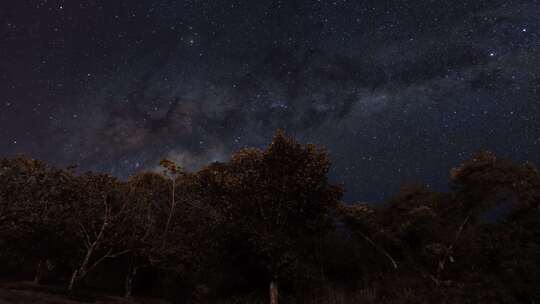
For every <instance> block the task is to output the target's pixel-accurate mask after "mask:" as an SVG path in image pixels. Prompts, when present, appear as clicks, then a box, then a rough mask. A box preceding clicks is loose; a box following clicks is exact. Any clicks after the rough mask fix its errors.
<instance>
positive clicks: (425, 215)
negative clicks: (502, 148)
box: [0, 131, 540, 303]
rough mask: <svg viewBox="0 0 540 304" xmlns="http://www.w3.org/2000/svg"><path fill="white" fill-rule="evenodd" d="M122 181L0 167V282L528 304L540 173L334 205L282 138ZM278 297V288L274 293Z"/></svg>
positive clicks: (306, 162) (319, 167) (337, 193)
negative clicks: (187, 167) (221, 159)
mask: <svg viewBox="0 0 540 304" xmlns="http://www.w3.org/2000/svg"><path fill="white" fill-rule="evenodd" d="M161 165H162V167H163V169H164V170H163V172H162V173H153V172H142V173H138V174H136V175H134V176H132V177H131V178H129V179H128V180H127V181H120V180H118V179H116V178H114V177H112V176H109V175H106V174H96V173H91V172H88V173H83V174H78V173H76V172H75V171H76V170H74V169H73V168H70V169H65V170H63V169H57V168H53V167H50V166H48V165H47V164H44V163H42V162H39V161H36V160H31V159H27V158H23V157H18V158H12V159H1V160H0V266H1V267H0V275H2V276H3V277H5V278H8V279H12V280H15V279H17V280H20V279H30V278H32V279H33V280H34V281H35V283H42V282H43V283H50V284H62V285H64V286H65V287H66V288H67V289H68V290H73V289H77V288H80V287H85V288H87V289H88V288H91V289H101V290H104V291H109V292H116V293H120V292H122V293H124V294H125V295H126V296H127V297H129V296H131V294H132V292H134V293H135V294H136V295H137V294H139V295H141V294H145V295H149V296H156V297H163V298H168V299H171V300H174V301H176V302H179V303H184V302H193V303H203V302H208V303H219V302H222V303H258V302H260V303H267V302H268V298H269V297H270V301H271V302H272V303H277V300H278V299H279V300H280V301H281V302H284V303H433V302H436V303H535V302H538V301H540V292H539V291H538V288H537V287H538V284H540V211H539V202H540V175H539V174H538V172H537V171H536V169H535V168H534V167H533V166H532V165H530V164H524V165H519V164H515V163H513V162H511V161H510V160H507V159H499V158H497V157H495V156H494V155H493V154H491V153H487V152H484V153H480V154H478V155H476V156H474V157H473V158H472V159H471V160H469V161H466V162H464V163H463V164H461V165H460V166H458V167H457V168H455V169H454V170H452V172H451V174H450V178H451V180H450V182H451V184H452V187H453V191H451V192H446V193H440V192H435V191H432V190H431V189H430V188H428V187H426V186H423V185H408V186H404V187H403V188H402V189H401V191H400V193H398V194H397V195H396V196H395V197H393V198H390V199H388V200H387V201H386V202H385V203H384V204H379V205H372V204H350V205H346V204H343V203H340V202H339V201H340V198H341V194H342V189H341V187H339V186H336V185H332V184H330V183H329V182H328V180H327V172H328V170H329V168H330V163H329V160H328V156H327V154H326V153H325V152H324V151H322V150H320V149H317V148H316V147H314V146H312V145H301V144H298V143H297V142H295V141H294V140H292V139H290V138H288V137H286V136H285V135H284V134H283V132H281V131H280V132H278V133H277V134H276V136H275V137H274V139H273V141H272V143H271V145H270V146H269V147H268V148H267V149H266V150H264V151H263V150H257V149H246V150H241V151H239V152H237V153H235V154H234V155H233V156H232V158H231V160H230V161H229V162H226V163H214V164H210V165H208V166H207V167H205V168H203V169H201V170H199V171H197V172H185V171H183V170H182V169H181V168H179V167H178V166H177V165H176V164H174V163H173V162H171V161H168V160H164V161H162V163H161ZM278 290H279V293H278Z"/></svg>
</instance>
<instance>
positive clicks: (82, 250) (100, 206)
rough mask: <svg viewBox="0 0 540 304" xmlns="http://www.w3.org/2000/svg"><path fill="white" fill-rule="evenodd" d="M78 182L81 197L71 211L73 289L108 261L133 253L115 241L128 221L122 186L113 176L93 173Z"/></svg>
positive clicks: (70, 288) (71, 284) (70, 286)
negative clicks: (117, 234) (120, 229)
mask: <svg viewBox="0 0 540 304" xmlns="http://www.w3.org/2000/svg"><path fill="white" fill-rule="evenodd" d="M78 181H79V182H78V187H79V189H80V193H79V194H80V197H79V200H78V202H77V204H74V205H72V208H71V210H70V224H71V231H72V232H73V239H74V242H73V245H72V246H73V248H74V249H76V252H75V255H74V257H73V259H72V265H73V273H72V275H71V279H70V282H69V286H68V289H69V290H72V289H73V288H74V287H75V285H76V284H77V283H78V282H80V281H81V280H82V279H84V278H85V277H86V276H87V275H88V273H89V272H91V271H92V270H93V269H94V268H95V267H96V266H98V265H99V264H100V263H101V262H103V261H104V260H105V259H110V258H115V257H118V256H121V255H123V254H126V253H128V252H129V251H130V249H126V248H125V247H123V246H119V245H121V244H119V243H117V242H115V239H116V238H115V233H117V231H118V229H119V227H122V226H124V225H125V223H126V219H127V213H126V211H127V208H126V201H125V200H122V199H121V198H122V197H121V195H120V187H121V183H120V182H119V181H118V180H117V179H116V178H114V177H112V176H109V175H106V174H91V173H86V174H83V175H82V176H80V177H79V179H78ZM124 227H125V226H124Z"/></svg>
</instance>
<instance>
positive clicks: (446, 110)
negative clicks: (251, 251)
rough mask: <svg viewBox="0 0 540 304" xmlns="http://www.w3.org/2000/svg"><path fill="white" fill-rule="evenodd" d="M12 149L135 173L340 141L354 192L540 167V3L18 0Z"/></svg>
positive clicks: (6, 125) (8, 18)
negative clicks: (271, 146)
mask: <svg viewBox="0 0 540 304" xmlns="http://www.w3.org/2000/svg"><path fill="white" fill-rule="evenodd" d="M0 2H1V3H0V157H1V156H12V155H15V154H19V153H22V154H25V155H27V156H30V157H33V158H38V159H42V160H44V161H46V162H48V163H51V164H54V165H58V166H67V165H70V164H76V165H78V166H79V167H80V168H81V169H84V170H87V169H89V170H97V171H99V172H108V173H112V174H114V175H117V176H119V177H122V178H125V177H127V176H128V175H130V174H133V173H134V172H137V171H140V170H146V169H154V168H156V166H157V164H158V161H159V159H161V158H164V157H168V158H171V159H173V160H176V161H178V163H179V164H181V165H183V166H185V167H186V168H188V169H190V170H195V169H197V168H199V167H201V166H203V165H204V164H207V163H210V162H212V161H220V160H226V159H227V158H228V157H229V156H230V155H231V153H232V152H233V151H235V150H238V149H239V148H242V147H246V146H253V147H264V146H265V145H267V144H268V143H269V141H270V139H271V136H272V134H273V133H274V131H275V130H276V129H277V128H280V127H282V128H285V130H286V131H287V133H288V134H290V135H292V136H294V137H295V138H297V139H298V140H300V141H302V142H311V143H316V144H320V145H323V146H325V147H326V148H327V149H328V151H329V152H330V154H331V158H332V161H333V168H332V172H331V178H332V180H333V181H334V182H338V183H343V184H344V185H345V186H346V189H347V194H346V196H345V200H346V201H348V202H352V201H378V200H381V199H382V198H383V197H386V196H388V195H389V194H392V193H395V192H396V190H397V189H398V187H399V185H400V184H401V183H402V182H414V181H422V182H425V183H428V184H429V185H431V186H432V187H434V188H436V189H444V188H445V187H447V186H446V185H447V183H448V172H449V169H450V168H451V167H453V166H455V165H456V164H458V163H459V162H460V161H462V160H464V159H466V158H469V157H470V156H471V154H472V153H474V152H476V151H479V150H483V149H488V150H492V151H494V152H496V153H497V154H498V155H501V156H508V157H511V158H513V159H515V160H517V161H525V160H530V161H532V162H534V163H536V164H539V163H540V122H539V120H538V119H539V118H540V17H539V16H540V1H533V0H528V1H514V0H492V1H484V0H460V1H457V0H456V1H450V0H444V1H443V0H429V1H428V0H408V1H407V0H394V1H384V0H364V1H360V0H358V1H353V0H340V1H325V0H318V1H317V0H310V1H308V0H281V1H279V0H256V1H255V0H251V1H248V0H244V1H229V0H184V1H172V0H161V1H158V0H153V1H150V0H148V1H143V0H132V1H120V0H114V1H113V0H87V1H86V0H85V1H82V0H81V1H77V0H65V1H59V0H17V1H16V0H2V1H0Z"/></svg>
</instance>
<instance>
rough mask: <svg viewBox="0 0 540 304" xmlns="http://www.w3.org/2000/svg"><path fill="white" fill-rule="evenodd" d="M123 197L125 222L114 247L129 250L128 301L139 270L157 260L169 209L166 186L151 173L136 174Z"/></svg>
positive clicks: (166, 182)
mask: <svg viewBox="0 0 540 304" xmlns="http://www.w3.org/2000/svg"><path fill="white" fill-rule="evenodd" d="M124 189H125V193H124V195H125V196H124V199H125V200H126V201H127V207H126V208H127V210H126V215H127V216H126V221H125V222H124V224H123V225H122V226H121V227H119V229H118V240H117V242H118V243H122V244H123V246H124V247H125V248H126V249H129V250H130V252H129V254H128V258H129V260H130V261H129V269H128V273H127V275H126V280H125V285H124V286H125V296H126V297H130V296H131V294H132V290H133V282H134V280H135V277H136V275H137V273H138V272H139V271H140V270H141V269H142V268H147V267H151V266H153V265H155V264H156V261H157V260H158V259H159V258H158V257H156V256H157V255H159V253H158V252H159V250H160V248H161V246H162V244H163V242H162V239H163V238H164V234H163V232H164V229H163V227H164V225H163V222H164V221H165V219H166V218H167V216H166V215H167V214H168V210H167V209H168V206H169V195H168V193H169V183H168V181H167V179H166V178H165V177H163V175H161V174H158V173H152V172H142V173H139V174H136V175H134V176H132V177H130V179H129V180H128V182H127V184H126V187H125V188H124Z"/></svg>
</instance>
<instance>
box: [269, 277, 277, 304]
mask: <svg viewBox="0 0 540 304" xmlns="http://www.w3.org/2000/svg"><path fill="white" fill-rule="evenodd" d="M270 304H278V286H277V283H276V282H275V281H274V280H272V281H270Z"/></svg>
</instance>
